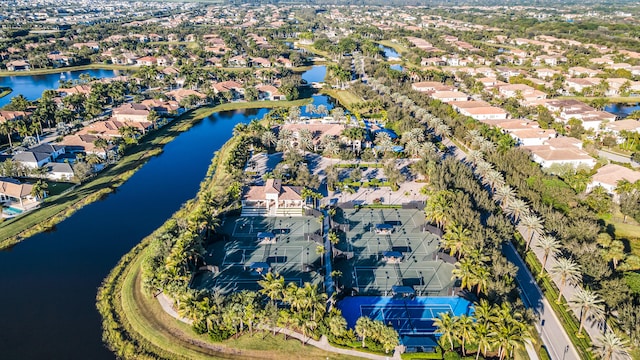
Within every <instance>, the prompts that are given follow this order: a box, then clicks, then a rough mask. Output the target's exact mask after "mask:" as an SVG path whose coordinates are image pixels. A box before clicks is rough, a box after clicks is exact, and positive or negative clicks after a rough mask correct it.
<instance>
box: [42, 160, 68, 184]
mask: <svg viewBox="0 0 640 360" xmlns="http://www.w3.org/2000/svg"><path fill="white" fill-rule="evenodd" d="M44 169H45V171H46V175H45V176H46V177H47V179H49V180H54V181H71V179H73V177H74V175H75V173H74V172H73V167H72V166H71V164H69V163H66V162H60V163H59V162H51V163H48V164H45V165H44Z"/></svg>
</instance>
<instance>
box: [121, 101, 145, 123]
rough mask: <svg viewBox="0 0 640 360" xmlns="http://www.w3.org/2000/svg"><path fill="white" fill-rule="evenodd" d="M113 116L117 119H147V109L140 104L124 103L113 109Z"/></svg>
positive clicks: (141, 120) (143, 120)
mask: <svg viewBox="0 0 640 360" xmlns="http://www.w3.org/2000/svg"><path fill="white" fill-rule="evenodd" d="M113 118H114V119H115V120H118V121H140V122H148V121H149V109H147V107H146V106H144V105H142V104H136V103H126V104H122V105H120V106H118V107H116V108H114V109H113Z"/></svg>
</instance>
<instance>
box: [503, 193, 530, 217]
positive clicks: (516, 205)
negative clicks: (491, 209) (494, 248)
mask: <svg viewBox="0 0 640 360" xmlns="http://www.w3.org/2000/svg"><path fill="white" fill-rule="evenodd" d="M506 212H507V214H508V215H509V216H511V217H512V218H513V222H514V223H516V222H518V220H520V217H521V216H522V215H524V214H528V213H529V207H528V206H527V203H526V202H524V200H521V199H517V198H516V199H513V201H511V203H510V204H509V205H508V206H507V210H506Z"/></svg>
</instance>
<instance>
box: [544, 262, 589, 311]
mask: <svg viewBox="0 0 640 360" xmlns="http://www.w3.org/2000/svg"><path fill="white" fill-rule="evenodd" d="M580 271H581V270H580V265H578V264H576V263H575V262H574V261H573V260H571V259H568V258H559V259H557V261H556V264H555V265H554V266H553V267H552V268H551V271H550V273H551V275H553V276H559V277H560V289H559V290H560V291H558V300H556V302H557V303H560V298H561V296H562V290H564V287H565V286H566V284H567V282H568V283H570V284H573V283H575V282H577V281H578V280H579V279H580Z"/></svg>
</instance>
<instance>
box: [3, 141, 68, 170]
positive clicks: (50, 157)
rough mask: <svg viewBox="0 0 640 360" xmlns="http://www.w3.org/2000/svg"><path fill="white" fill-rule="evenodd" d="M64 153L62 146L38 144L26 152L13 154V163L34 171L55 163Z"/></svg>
mask: <svg viewBox="0 0 640 360" xmlns="http://www.w3.org/2000/svg"><path fill="white" fill-rule="evenodd" d="M64 153H65V148H64V146H60V145H53V144H40V145H37V146H34V147H32V148H30V149H28V150H25V151H20V152H18V153H16V154H14V155H13V161H15V162H17V163H20V164H22V165H23V166H26V167H29V168H31V169H36V168H39V167H42V166H43V165H45V164H47V163H49V162H52V161H55V160H56V159H57V158H58V157H59V156H60V155H62V154H64Z"/></svg>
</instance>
